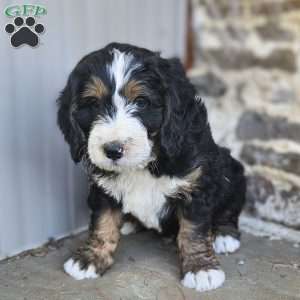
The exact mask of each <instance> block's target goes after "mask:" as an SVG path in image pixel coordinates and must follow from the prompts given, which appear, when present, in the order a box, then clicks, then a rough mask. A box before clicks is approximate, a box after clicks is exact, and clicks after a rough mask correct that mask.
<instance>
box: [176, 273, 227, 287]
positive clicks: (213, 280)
mask: <svg viewBox="0 0 300 300" xmlns="http://www.w3.org/2000/svg"><path fill="white" fill-rule="evenodd" d="M224 281H225V273H224V272H223V271H222V270H220V269H217V270H216V269H209V270H207V271H204V270H201V271H198V272H197V273H193V272H188V273H186V274H185V275H184V278H183V279H182V281H181V283H182V284H183V285H184V286H185V287H187V288H190V289H196V290H197V291H199V292H205V291H209V290H214V289H216V288H218V287H220V286H221V285H222V284H223V283H224Z"/></svg>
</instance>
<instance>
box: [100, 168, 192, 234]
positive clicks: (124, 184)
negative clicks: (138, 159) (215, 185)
mask: <svg viewBox="0 0 300 300" xmlns="http://www.w3.org/2000/svg"><path fill="white" fill-rule="evenodd" d="M96 180H97V183H98V185H100V186H102V187H103V188H104V189H105V191H106V192H107V193H108V194H110V195H112V196H113V197H115V198H116V200H117V201H121V202H122V204H123V212H124V213H131V214H132V215H134V216H135V217H136V218H138V219H139V220H140V221H141V222H142V223H143V224H144V225H145V226H146V227H147V228H154V229H157V230H159V231H160V230H161V228H160V225H159V214H160V212H161V211H162V209H163V207H164V205H165V203H166V196H168V195H171V194H174V193H176V191H177V190H178V188H180V187H184V186H186V185H187V184H188V181H187V180H186V179H184V178H182V179H181V178H171V177H168V176H162V177H159V178H155V177H153V176H152V175H151V174H150V173H149V172H148V171H147V170H134V171H125V172H123V173H121V174H120V175H119V176H118V177H117V178H105V177H97V178H96Z"/></svg>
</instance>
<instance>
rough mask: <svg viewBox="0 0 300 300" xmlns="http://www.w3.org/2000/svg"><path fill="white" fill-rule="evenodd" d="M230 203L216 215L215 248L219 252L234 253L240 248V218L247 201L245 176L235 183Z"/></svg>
mask: <svg viewBox="0 0 300 300" xmlns="http://www.w3.org/2000/svg"><path fill="white" fill-rule="evenodd" d="M235 186H236V188H235V190H234V194H233V195H232V197H231V199H230V202H229V205H227V206H226V207H225V209H224V208H222V209H221V210H220V212H219V213H217V214H216V215H215V216H214V222H213V223H214V226H213V230H214V236H215V240H214V242H213V247H214V250H215V252H216V253H217V254H227V253H233V252H235V251H237V250H238V249H239V248H240V245H241V243H240V232H239V229H238V220H239V215H240V213H241V210H242V208H243V205H244V203H245V193H246V192H245V190H246V183H245V179H244V177H241V178H240V181H239V184H238V185H235Z"/></svg>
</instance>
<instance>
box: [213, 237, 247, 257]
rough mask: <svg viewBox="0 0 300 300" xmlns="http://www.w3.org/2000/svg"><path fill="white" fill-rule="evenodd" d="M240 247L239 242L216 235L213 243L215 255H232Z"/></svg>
mask: <svg viewBox="0 0 300 300" xmlns="http://www.w3.org/2000/svg"><path fill="white" fill-rule="evenodd" d="M240 246H241V242H240V241H239V240H237V239H235V238H233V237H232V236H230V235H225V236H223V235H218V236H217V237H216V239H215V241H214V243H213V247H214V250H215V252H216V253H218V254H220V253H233V252H235V251H236V250H238V249H239V248H240Z"/></svg>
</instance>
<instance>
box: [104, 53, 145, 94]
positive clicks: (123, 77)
mask: <svg viewBox="0 0 300 300" xmlns="http://www.w3.org/2000/svg"><path fill="white" fill-rule="evenodd" d="M112 54H113V61H112V63H111V65H110V66H109V67H108V70H109V74H110V77H111V79H114V81H115V84H116V89H115V94H116V93H118V91H119V89H120V88H122V87H123V86H124V84H125V83H126V82H127V81H128V79H129V77H130V75H131V73H132V71H134V70H135V69H136V68H138V67H139V66H140V65H139V64H138V63H134V62H133V60H134V57H133V55H132V54H130V53H123V52H120V51H119V50H117V49H113V50H112Z"/></svg>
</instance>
